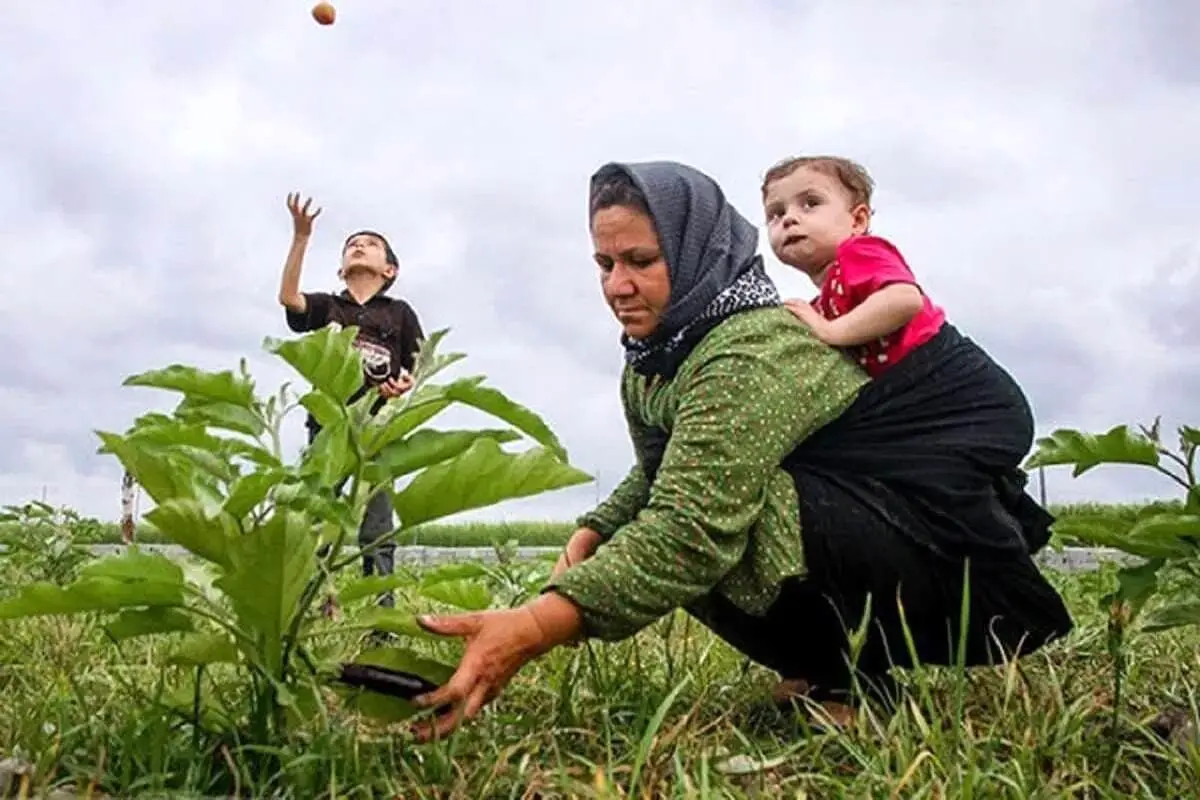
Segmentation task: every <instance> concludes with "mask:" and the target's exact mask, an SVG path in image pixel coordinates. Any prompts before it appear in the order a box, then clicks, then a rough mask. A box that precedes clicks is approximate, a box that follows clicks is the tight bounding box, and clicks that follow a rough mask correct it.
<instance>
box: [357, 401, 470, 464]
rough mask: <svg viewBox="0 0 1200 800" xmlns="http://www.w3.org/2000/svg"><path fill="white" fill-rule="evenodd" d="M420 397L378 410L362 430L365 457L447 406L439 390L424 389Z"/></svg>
mask: <svg viewBox="0 0 1200 800" xmlns="http://www.w3.org/2000/svg"><path fill="white" fill-rule="evenodd" d="M421 394H422V395H423V397H414V398H410V399H408V400H407V401H405V402H404V403H388V404H387V405H386V406H384V407H383V408H382V409H380V411H379V413H378V414H377V415H376V416H375V418H374V419H372V420H371V421H370V422H368V423H367V425H366V426H365V428H364V430H363V434H362V442H363V452H365V453H366V454H367V455H368V456H373V455H375V454H376V453H378V452H379V451H380V450H382V449H383V448H385V447H387V446H388V445H389V444H391V443H392V442H395V441H398V440H400V439H402V438H404V437H405V436H407V435H408V434H410V433H412V432H413V431H414V430H416V429H417V428H418V427H420V426H421V425H424V424H425V423H426V422H428V421H429V420H431V419H433V418H434V417H436V416H437V415H438V414H440V413H442V411H444V410H445V409H446V408H448V407H449V406H450V401H449V400H447V399H446V398H445V397H443V396H442V393H441V391H440V389H429V390H424V391H422V393H421Z"/></svg>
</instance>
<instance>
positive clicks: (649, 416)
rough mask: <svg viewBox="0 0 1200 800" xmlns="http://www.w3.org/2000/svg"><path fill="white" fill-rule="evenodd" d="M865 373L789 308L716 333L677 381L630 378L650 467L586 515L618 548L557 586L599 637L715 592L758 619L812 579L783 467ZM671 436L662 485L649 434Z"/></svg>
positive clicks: (633, 413) (583, 521)
mask: <svg viewBox="0 0 1200 800" xmlns="http://www.w3.org/2000/svg"><path fill="white" fill-rule="evenodd" d="M866 382H867V377H866V375H865V374H864V373H863V372H862V371H860V370H859V369H858V367H856V366H855V365H854V364H853V363H851V361H850V360H849V359H847V358H846V357H844V356H843V355H841V354H840V353H839V352H838V351H836V350H834V349H833V348H831V347H828V346H826V345H824V344H822V343H821V342H820V341H819V340H818V339H817V338H816V337H815V336H814V335H813V334H812V333H811V332H810V331H809V330H808V328H806V327H805V326H804V325H802V324H801V323H800V322H799V321H798V320H797V319H796V318H795V317H794V316H792V314H791V312H790V311H788V310H787V309H785V308H782V307H772V308H764V309H758V310H754V311H747V312H744V313H741V314H737V315H735V316H733V317H730V318H729V319H728V320H726V321H725V322H723V323H721V324H720V325H718V326H717V327H716V328H714V329H713V330H712V331H711V332H710V333H709V334H708V335H707V336H706V337H705V338H704V339H703V340H702V341H701V342H700V343H699V344H698V345H697V346H696V348H695V349H694V350H693V351H692V353H691V354H690V355H689V356H688V358H687V360H686V361H685V362H684V364H683V366H682V367H681V368H680V369H679V372H678V373H677V374H676V376H675V378H673V379H672V380H670V381H665V382H664V381H660V380H654V379H650V380H648V379H646V378H645V377H644V376H642V375H638V374H637V373H635V372H633V371H632V370H630V369H628V368H626V370H625V373H624V375H623V377H622V381H621V399H622V403H623V405H624V409H625V416H626V420H627V422H628V425H629V432H630V435H631V437H632V439H633V445H634V452H635V455H636V456H637V464H635V465H634V467H633V469H632V470H630V472H629V474H628V475H627V476H626V477H625V479H624V480H623V481H622V482H621V483H620V485H618V486H617V488H616V489H614V490H613V493H612V494H611V495H610V496H609V497H608V499H607V500H605V501H604V502H603V503H601V504H600V505H599V506H598V507H597V508H596V509H594V510H593V511H591V512H589V513H587V514H585V515H583V516H582V517H581V518H580V519H579V524H580V525H581V526H587V527H590V528H593V529H594V530H596V531H597V532H599V533H600V534H601V535H602V536H604V538H605V543H604V544H602V545H601V546H600V548H599V549H598V550H597V551H596V554H595V555H594V556H593V557H592V558H590V559H588V560H587V561H585V562H583V563H582V564H578V565H576V566H574V567H572V568H571V569H569V570H567V571H566V572H564V573H563V574H561V575H559V576H558V578H556V579H555V580H553V581H551V583H550V585H549V586H548V587H547V589H553V590H555V591H558V592H559V593H561V594H563V595H564V596H566V597H568V598H570V599H571V600H572V601H574V602H575V603H576V604H577V605H578V606H579V607H580V609H581V611H582V616H583V624H584V633H585V635H587V636H591V637H595V638H600V639H608V640H616V639H622V638H625V637H627V636H630V635H632V634H634V633H636V632H637V631H638V630H640V629H641V628H643V627H645V626H647V625H649V624H650V623H652V622H653V621H654V620H656V619H658V618H659V617H661V616H663V615H665V614H667V613H669V612H670V611H672V610H673V609H675V608H679V607H689V606H698V605H699V604H702V602H703V599H704V597H705V596H706V595H707V594H708V593H709V592H711V591H713V590H714V589H715V590H716V591H718V592H720V593H721V594H722V595H724V596H725V597H726V598H728V599H729V600H730V601H731V602H733V603H734V604H736V605H737V606H738V607H740V608H742V609H743V610H745V611H747V612H749V613H751V614H761V613H763V612H765V611H766V609H767V608H768V607H769V606H770V605H771V603H772V602H774V600H775V598H776V596H777V595H778V592H779V587H780V583H781V582H782V581H783V580H784V579H785V578H787V577H788V576H791V575H801V574H803V573H804V551H803V545H802V543H801V539H800V520H799V500H798V498H797V496H796V489H795V485H794V483H793V482H792V479H791V477H790V476H789V475H788V474H787V473H785V472H784V471H783V470H782V469H780V467H779V464H780V462H781V461H782V460H783V458H784V457H785V456H786V455H787V454H788V453H789V452H791V450H792V449H793V448H794V447H795V446H796V445H797V444H799V443H800V442H801V441H803V440H804V439H805V438H806V437H807V436H808V435H809V434H810V433H812V432H813V431H814V430H816V429H818V428H820V427H821V426H822V425H824V424H826V423H827V422H829V421H830V420H832V419H835V418H836V417H837V416H838V415H839V414H841V413H842V411H844V410H845V408H846V407H847V406H848V405H850V403H851V402H853V400H854V398H855V396H856V395H857V393H858V390H859V389H860V388H861V387H862V386H863V385H864V384H865V383H866ZM651 427H658V428H661V429H663V430H665V431H667V432H668V434H669V440H668V442H667V445H666V450H665V452H664V454H663V459H662V463H661V465H660V467H659V469H658V472H657V476H656V478H655V480H654V483H653V484H648V483H647V481H646V478H645V476H644V473H643V472H642V467H641V463H642V461H643V459H644V457H645V454H646V442H647V440H648V436H649V429H650V428H651Z"/></svg>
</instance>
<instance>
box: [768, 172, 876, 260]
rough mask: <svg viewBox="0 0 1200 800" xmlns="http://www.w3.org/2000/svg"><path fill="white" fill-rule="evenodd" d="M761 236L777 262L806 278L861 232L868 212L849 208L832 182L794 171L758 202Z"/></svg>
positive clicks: (847, 199)
mask: <svg viewBox="0 0 1200 800" xmlns="http://www.w3.org/2000/svg"><path fill="white" fill-rule="evenodd" d="M763 209H764V211H765V212H766V216H767V238H768V239H769V240H770V242H771V249H772V250H774V251H775V255H776V256H777V257H778V258H779V260H780V261H782V262H783V263H785V264H787V265H789V266H792V267H795V268H797V269H799V270H801V271H803V272H805V273H807V274H808V275H815V274H817V273H819V272H821V271H822V270H823V269H825V267H827V266H828V265H829V264H830V263H831V262H832V261H833V260H834V257H835V256H836V255H837V248H838V245H839V244H841V243H842V242H844V241H846V240H847V239H849V238H850V237H851V236H855V235H858V234H862V233H865V232H866V230H867V225H868V224H869V223H870V220H871V212H870V209H868V208H867V207H866V206H865V205H863V204H861V203H860V204H858V205H853V204H852V202H851V199H850V193H849V192H848V191H846V188H845V187H844V186H842V184H841V182H840V181H838V179H837V178H835V177H833V176H831V175H826V174H825V173H824V172H819V171H817V170H814V169H812V168H811V167H800V168H799V169H797V170H795V171H793V172H792V173H790V174H789V175H786V176H784V177H782V178H779V179H778V180H776V181H773V182H772V183H771V184H770V185H769V186H768V187H767V193H766V197H765V198H763Z"/></svg>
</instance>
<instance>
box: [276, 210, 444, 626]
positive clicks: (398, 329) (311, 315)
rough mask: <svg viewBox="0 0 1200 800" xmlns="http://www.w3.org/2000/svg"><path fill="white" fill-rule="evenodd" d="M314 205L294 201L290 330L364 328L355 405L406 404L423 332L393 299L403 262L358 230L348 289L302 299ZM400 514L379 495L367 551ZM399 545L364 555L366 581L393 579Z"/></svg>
mask: <svg viewBox="0 0 1200 800" xmlns="http://www.w3.org/2000/svg"><path fill="white" fill-rule="evenodd" d="M311 205H312V198H308V199H306V200H305V201H304V203H303V205H301V204H300V196H299V194H295V193H293V194H289V195H288V198H287V206H288V210H289V211H290V212H291V214H292V228H293V235H292V245H291V248H290V249H289V250H288V255H287V260H286V261H285V262H284V266H283V277H282V279H281V280H280V283H279V304H280V305H282V306H283V307H284V310H285V313H286V318H287V324H288V327H289V328H290V329H291V330H293V331H295V332H296V333H306V332H308V331H314V330H317V329H319V328H323V327H325V326H326V325H328V324H329V323H331V322H336V323H338V324H339V325H342V326H350V325H354V326H357V327H358V336H357V338H356V339H355V342H354V346H355V347H356V348H357V349H358V351H359V352H360V353H361V354H362V360H363V385H362V386H361V387H360V388H359V389H358V390H356V391H355V393H354V394H353V395H352V396H351V398H350V402H354V401H355V400H357V399H358V398H360V397H362V396H363V395H364V394H366V392H367V391H368V390H369V389H370V388H371V387H373V386H374V387H378V389H379V393H380V397H379V400H378V401H377V402H376V404H375V406H374V407H373V408H372V409H371V411H372V413H374V412H377V411H378V410H379V409H380V408H382V407H383V404H384V403H386V402H387V401H388V400H389V399H390V398H393V397H399V396H400V395H402V394H404V393H405V392H407V391H408V390H409V389H410V388H412V374H411V373H412V370H413V368H414V364H415V361H416V353H417V350H418V349H419V347H420V343H421V340H422V339H423V338H424V333H423V332H422V330H421V323H420V321H419V320H418V319H417V313H416V311H414V310H413V308H412V306H411V305H409V304H408V303H407V302H405V301H404V300H402V299H400V298H393V297H389V296H388V295H387V294H386V292H387V290H388V289H389V288H391V286H392V284H394V283H395V282H396V272H397V269H398V267H399V262H398V261H397V259H396V254H395V252H393V251H392V247H391V245H390V244H388V241H387V239H385V238H384V237H383V236H382V235H381V234H379V233H376V232H374V231H366V230H364V231H359V232H358V233H354V234H351V235H350V236H349V237H347V239H346V241H345V243H344V244H343V245H342V263H341V266H340V267H339V269H338V277H339V278H341V280H342V282H343V283H344V284H345V287H346V288H345V289H344V290H343V291H341V292H338V293H337V294H333V293H329V292H301V291H300V273H301V270H302V268H303V264H304V254H305V252H306V251H307V249H308V242H309V239H310V238H311V237H312V230H313V221H314V220H315V219H316V218H317V217H318V216H319V215H320V213H321V209H320V208H316V209H314V210H312V211H311V212H310V210H309V209H310V206H311ZM306 425H307V428H308V441H309V443H310V444H311V443H312V441H313V439H314V438H315V437H316V435H317V433H318V432H319V431H320V425H319V424H318V422H317V421H316V419H314V418H313V416H312V414H309V415H308V419H307V421H306ZM392 518H393V509H392V500H391V496H390V495H388V493H387V492H383V491H381V492H379V493H377V494H376V495H374V496H373V497H372V498H371V499H370V501H369V502H368V504H367V509H366V513H365V514H364V516H363V521H362V525H361V527H360V528H359V531H358V543H359V546H360V547H364V548H365V547H368V546H370V545H371V544H372V543H373V542H375V541H377V540H378V539H379V538H380V537H382V536H384V535H386V534H387V533H389V532H391V530H392V529H393V524H392ZM394 557H395V544H394V543H392V542H389V543H388V544H385V545H382V546H380V547H378V548H376V549H375V550H373V551H372V552H371V553H366V554H364V555H363V574H364V575H373V574H376V573H378V574H380V575H391V574H392V572H393V571H394V569H395V560H394ZM379 602H380V604H381V605H384V606H388V607H391V606H394V605H395V599H394V597H393V595H392V593H391V592H388V593H386V594H385V595H383V596H382V597H381V598H380V601H379Z"/></svg>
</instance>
